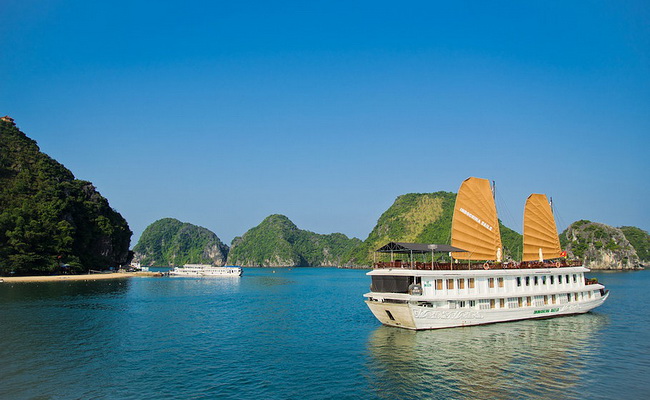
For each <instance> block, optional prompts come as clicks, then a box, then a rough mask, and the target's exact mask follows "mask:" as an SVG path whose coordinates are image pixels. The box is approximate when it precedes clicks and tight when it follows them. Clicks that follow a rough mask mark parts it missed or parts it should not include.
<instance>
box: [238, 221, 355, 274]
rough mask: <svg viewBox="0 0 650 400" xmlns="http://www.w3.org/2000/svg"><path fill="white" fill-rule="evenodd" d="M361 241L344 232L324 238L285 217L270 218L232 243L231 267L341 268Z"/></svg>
mask: <svg viewBox="0 0 650 400" xmlns="http://www.w3.org/2000/svg"><path fill="white" fill-rule="evenodd" d="M360 243H361V240H359V239H357V238H352V239H350V238H348V237H347V236H345V235H344V234H342V233H332V234H329V235H322V234H318V233H314V232H310V231H305V230H301V229H298V227H297V226H296V225H295V224H294V223H293V222H291V221H290V220H289V218H287V217H286V216H284V215H279V214H274V215H270V216H268V217H267V218H266V219H264V221H262V222H261V223H260V224H259V225H258V226H256V227H254V228H251V229H250V230H248V232H246V233H245V234H244V235H243V236H241V237H236V238H235V239H233V241H232V246H231V249H230V254H229V256H228V264H232V265H241V266H246V267H253V266H262V267H272V266H293V267H319V266H338V265H341V262H342V257H343V255H344V254H345V253H347V252H349V251H350V250H351V249H352V248H354V247H355V246H357V245H359V244H360Z"/></svg>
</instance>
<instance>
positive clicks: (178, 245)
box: [133, 218, 228, 267]
mask: <svg viewBox="0 0 650 400" xmlns="http://www.w3.org/2000/svg"><path fill="white" fill-rule="evenodd" d="M133 251H134V252H135V257H136V259H137V260H139V261H140V262H141V263H142V264H144V265H150V266H164V267H167V266H177V265H183V264H213V263H214V264H219V265H223V264H224V263H225V261H226V256H227V254H228V246H226V245H225V244H223V243H222V242H221V240H219V238H218V237H217V235H215V234H214V233H213V232H211V231H209V230H208V229H206V228H203V227H200V226H196V225H192V224H189V223H184V222H181V221H179V220H177V219H174V218H163V219H160V220H158V221H156V222H154V223H153V224H151V225H149V226H148V227H147V228H146V229H145V230H144V232H142V236H141V237H140V240H138V244H137V245H136V246H135V247H134V248H133Z"/></svg>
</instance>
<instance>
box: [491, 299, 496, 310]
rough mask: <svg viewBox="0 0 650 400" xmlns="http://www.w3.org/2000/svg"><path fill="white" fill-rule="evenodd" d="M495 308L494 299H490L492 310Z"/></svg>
mask: <svg viewBox="0 0 650 400" xmlns="http://www.w3.org/2000/svg"><path fill="white" fill-rule="evenodd" d="M494 307H495V301H494V299H490V308H494Z"/></svg>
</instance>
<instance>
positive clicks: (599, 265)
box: [560, 220, 642, 270]
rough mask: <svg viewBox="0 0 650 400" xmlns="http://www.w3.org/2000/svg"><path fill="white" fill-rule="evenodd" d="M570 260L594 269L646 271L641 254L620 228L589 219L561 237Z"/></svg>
mask: <svg viewBox="0 0 650 400" xmlns="http://www.w3.org/2000/svg"><path fill="white" fill-rule="evenodd" d="M560 241H561V243H562V247H563V248H564V249H565V250H566V251H567V255H568V257H569V258H578V259H580V260H582V262H583V264H584V265H585V267H587V268H590V269H608V270H626V269H639V268H642V266H641V262H640V259H639V257H638V255H637V252H636V250H635V248H634V246H632V244H631V243H630V241H629V240H628V239H627V238H626V237H625V234H624V233H623V231H622V230H621V229H620V228H615V227H612V226H609V225H605V224H601V223H598V222H591V221H587V220H580V221H576V222H574V223H572V224H571V225H569V227H568V228H567V229H566V230H565V231H564V232H562V234H561V235H560Z"/></svg>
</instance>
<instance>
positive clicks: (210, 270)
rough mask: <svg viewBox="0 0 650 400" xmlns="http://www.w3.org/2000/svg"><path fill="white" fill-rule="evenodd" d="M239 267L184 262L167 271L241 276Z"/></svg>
mask: <svg viewBox="0 0 650 400" xmlns="http://www.w3.org/2000/svg"><path fill="white" fill-rule="evenodd" d="M242 272H243V271H242V269H241V268H240V267H216V266H214V265H208V264H185V265H183V266H182V267H176V268H174V269H172V270H171V271H169V275H175V276H241V274H242Z"/></svg>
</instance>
